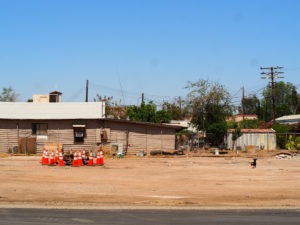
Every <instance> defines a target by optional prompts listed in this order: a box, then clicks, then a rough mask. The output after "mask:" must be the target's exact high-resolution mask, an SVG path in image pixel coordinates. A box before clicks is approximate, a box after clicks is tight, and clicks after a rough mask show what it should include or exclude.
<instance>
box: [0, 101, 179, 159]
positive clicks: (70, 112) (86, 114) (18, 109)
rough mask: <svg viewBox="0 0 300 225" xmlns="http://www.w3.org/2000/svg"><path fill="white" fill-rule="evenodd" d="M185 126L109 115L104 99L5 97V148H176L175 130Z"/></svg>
mask: <svg viewBox="0 0 300 225" xmlns="http://www.w3.org/2000/svg"><path fill="white" fill-rule="evenodd" d="M181 129H182V127H180V126H175V125H171V126H169V125H163V124H154V123H144V122H132V121H128V120H116V119H107V118H105V102H80V103H78V102H77V103H72V102H68V103H49V102H48V103H27V102H26V103H25V102H0V152H7V151H8V149H9V148H10V149H15V150H17V151H18V152H22V153H24V152H30V153H41V152H42V151H43V148H44V146H45V145H46V144H51V143H53V144H55V143H60V144H62V146H63V148H64V150H66V151H67V150H70V149H72V150H83V149H85V150H97V149H98V148H99V147H100V146H102V147H103V149H104V150H105V151H107V152H109V151H111V149H112V148H117V149H118V150H121V151H123V152H125V153H127V154H129V155H130V154H131V155H134V154H136V153H139V152H140V151H144V152H145V153H147V154H150V152H151V151H152V150H170V149H175V133H176V131H178V130H181Z"/></svg>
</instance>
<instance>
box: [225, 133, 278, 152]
mask: <svg viewBox="0 0 300 225" xmlns="http://www.w3.org/2000/svg"><path fill="white" fill-rule="evenodd" d="M233 131H234V130H233V129H229V130H228V132H227V146H228V148H230V149H231V148H232V132H233ZM241 132H242V136H240V137H239V138H238V139H237V140H236V142H235V146H236V147H240V148H241V149H242V150H244V149H246V147H247V146H255V147H256V149H257V150H264V149H266V150H272V149H276V132H275V130H273V129H242V130H241Z"/></svg>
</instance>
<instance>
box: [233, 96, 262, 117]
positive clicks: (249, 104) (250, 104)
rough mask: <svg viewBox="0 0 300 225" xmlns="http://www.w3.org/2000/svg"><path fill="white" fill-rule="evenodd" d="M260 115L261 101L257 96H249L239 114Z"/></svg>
mask: <svg viewBox="0 0 300 225" xmlns="http://www.w3.org/2000/svg"><path fill="white" fill-rule="evenodd" d="M243 108H244V114H250V115H251V114H256V115H258V116H259V115H260V100H259V99H258V98H257V96H256V95H249V96H248V97H245V98H244V99H243V100H242V105H241V106H239V108H238V110H239V113H243Z"/></svg>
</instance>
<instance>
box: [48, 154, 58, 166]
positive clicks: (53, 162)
mask: <svg viewBox="0 0 300 225" xmlns="http://www.w3.org/2000/svg"><path fill="white" fill-rule="evenodd" d="M48 166H56V164H55V155H54V152H53V151H52V152H51V155H50V160H49V164H48Z"/></svg>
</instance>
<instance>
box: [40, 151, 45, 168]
mask: <svg viewBox="0 0 300 225" xmlns="http://www.w3.org/2000/svg"><path fill="white" fill-rule="evenodd" d="M45 152H46V149H45V148H44V151H43V156H42V159H41V162H40V163H42V164H43V161H44V157H45Z"/></svg>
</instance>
